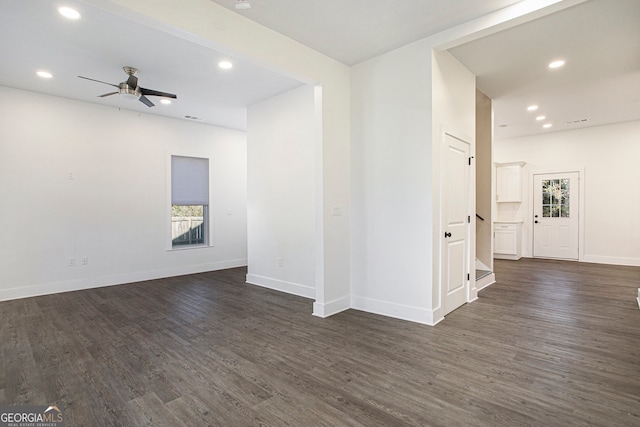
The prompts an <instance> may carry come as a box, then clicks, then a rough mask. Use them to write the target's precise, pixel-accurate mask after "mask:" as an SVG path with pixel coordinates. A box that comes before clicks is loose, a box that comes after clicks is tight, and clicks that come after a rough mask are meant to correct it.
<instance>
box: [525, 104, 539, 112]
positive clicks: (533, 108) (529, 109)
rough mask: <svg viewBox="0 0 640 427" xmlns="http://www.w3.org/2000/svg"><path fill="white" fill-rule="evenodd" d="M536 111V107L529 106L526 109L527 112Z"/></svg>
mask: <svg viewBox="0 0 640 427" xmlns="http://www.w3.org/2000/svg"><path fill="white" fill-rule="evenodd" d="M537 109H538V106H537V105H529V106H528V107H527V111H536V110H537Z"/></svg>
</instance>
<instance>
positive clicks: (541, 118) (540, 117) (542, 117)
mask: <svg viewBox="0 0 640 427" xmlns="http://www.w3.org/2000/svg"><path fill="white" fill-rule="evenodd" d="M546 118H547V116H538V117H536V120H538V121H540V120H544V119H546Z"/></svg>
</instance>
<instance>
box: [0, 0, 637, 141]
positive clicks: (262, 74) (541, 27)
mask: <svg viewBox="0 0 640 427" xmlns="http://www.w3.org/2000/svg"><path fill="white" fill-rule="evenodd" d="M211 1H214V2H215V3H218V4H220V5H222V6H224V7H227V8H229V9H232V10H234V11H235V8H234V5H235V2H236V0H211ZM250 1H251V4H252V8H251V9H249V10H245V11H237V13H240V14H242V15H244V16H246V17H247V18H248V19H251V20H254V21H256V22H258V23H260V24H262V25H265V26H267V27H269V28H271V29H273V30H275V31H278V32H280V33H282V34H284V35H287V36H289V37H291V38H293V39H295V40H297V41H299V42H301V43H303V44H305V45H308V46H310V47H312V48H314V49H316V50H318V51H320V52H323V53H325V54H326V55H328V56H330V57H333V58H335V59H337V60H338V61H341V62H343V63H345V64H348V65H351V64H355V63H358V62H361V61H363V60H366V59H369V58H371V57H374V56H376V55H378V54H381V53H384V52H386V51H389V50H392V49H394V48H396V47H399V46H402V45H405V44H407V43H409V42H412V41H415V40H419V39H421V38H424V37H427V36H429V35H432V34H435V33H437V32H439V31H442V30H444V29H446V28H450V27H452V26H454V25H457V24H461V23H463V22H466V21H469V20H471V19H474V18H476V17H479V16H482V15H486V14H488V13H491V12H494V11H496V10H498V9H501V8H504V7H507V6H509V5H513V4H514V3H517V2H518V1H517V0H483V1H481V2H479V1H477V0H447V1H446V2H445V1H442V0H380V1H371V0H350V1H343V0H341V1H338V0H323V1H316V2H307V1H300V0H277V1H276V0H250ZM91 3H93V2H86V1H83V0H69V1H66V2H65V4H66V5H70V6H73V7H76V8H77V9H78V10H79V11H80V12H81V14H82V19H80V20H78V21H69V20H67V19H65V18H63V17H61V16H60V15H59V14H58V13H57V11H56V8H57V6H59V5H60V2H59V1H57V0H39V1H24V0H2V1H0V52H2V61H0V85H4V86H9V87H15V88H19V89H26V90H32V91H35V92H41V93H46V94H51V95H56V96H62V97H66V98H72V99H78V100H81V101H87V102H95V103H99V104H101V105H105V106H107V107H112V108H124V109H129V110H135V111H140V112H144V113H151V114H159V115H163V116H169V117H176V118H182V119H184V117H185V116H189V117H191V119H189V120H196V121H199V122H202V123H206V124H212V125H217V126H224V127H229V128H233V129H246V107H247V106H249V105H252V104H254V103H256V102H259V101H261V100H264V99H267V98H269V97H271V96H274V95H276V94H278V93H282V92H284V91H287V90H289V89H292V88H294V87H297V86H299V85H301V84H303V83H302V82H299V81H296V80H294V79H292V78H290V77H286V76H283V75H280V74H278V73H276V72H274V71H272V70H269V69H266V68H263V67H260V66H257V65H255V64H253V63H251V62H249V61H246V60H240V59H238V58H233V57H229V55H227V54H224V53H222V52H218V51H215V50H213V49H212V48H211V47H208V46H207V47H205V46H202V45H199V44H195V43H193V42H191V41H187V40H185V39H183V38H179V37H176V36H174V35H171V34H169V33H166V32H163V31H161V30H159V29H158V28H155V27H154V28H152V27H148V26H145V25H143V24H140V23H139V22H133V21H130V20H128V19H126V18H123V17H122V16H118V15H115V14H113V13H110V12H107V11H105V10H103V9H100V8H98V7H95V6H93V5H92V4H91ZM638 22H640V1H637V0H590V1H587V2H585V3H583V4H580V5H577V6H573V7H571V8H568V9H566V10H564V11H561V12H557V13H555V14H552V15H549V16H546V17H544V18H539V19H537V20H535V21H532V22H529V23H526V24H523V25H520V26H518V27H515V28H512V29H509V30H506V31H503V32H500V33H497V34H493V35H490V36H487V37H484V38H481V39H478V40H475V41H472V42H470V43H467V44H464V45H461V46H457V47H454V48H452V49H450V51H451V53H452V54H453V55H455V56H456V57H457V58H458V59H459V60H460V61H461V62H462V63H463V64H464V65H465V66H466V67H467V68H468V69H469V70H471V71H472V72H473V73H474V74H475V75H477V76H478V79H477V81H478V87H479V88H480V89H481V90H482V91H483V92H484V93H486V94H487V95H488V96H490V97H491V98H493V99H494V106H495V122H496V138H506V137H512V136H521V135H529V134H534V133H541V132H549V131H551V132H552V131H557V130H564V129H568V128H575V127H577V126H590V125H597V124H604V123H612V122H620V121H626V120H637V119H640V103H639V102H638V98H639V97H640V94H639V92H640V91H639V90H638V88H640V54H639V53H638V52H640V25H637V23H638ZM16 41H19V42H16ZM557 57H562V58H563V59H565V60H566V61H567V63H566V65H565V67H563V68H561V69H558V70H554V71H553V72H550V71H549V70H548V69H547V68H546V64H547V63H548V62H549V61H550V60H552V59H555V58H557ZM220 60H230V61H232V62H233V64H234V67H233V68H232V69H231V70H221V69H220V68H219V67H218V65H217V64H218V62H219V61H220ZM123 66H134V67H136V68H138V70H139V72H138V77H139V84H140V85H141V86H142V87H145V88H148V89H155V90H160V91H165V92H170V93H175V94H177V95H178V99H177V100H175V101H174V102H173V103H172V104H171V105H162V104H160V103H159V102H157V101H159V99H158V98H157V97H150V99H151V100H152V101H153V102H154V103H155V104H156V106H155V107H152V108H148V107H146V106H145V105H144V104H142V103H140V102H138V101H136V100H135V99H134V100H129V99H127V97H124V96H118V95H114V96H110V97H106V98H98V97H97V96H98V95H101V94H104V93H106V92H112V91H113V90H115V89H114V88H112V87H110V86H107V85H104V84H101V83H97V82H92V81H88V80H83V79H79V78H78V77H77V76H78V75H82V76H86V77H90V78H93V79H97V80H101V81H105V82H109V83H114V84H118V83H119V82H122V81H124V80H126V78H127V76H126V75H125V74H124V72H123V71H122V67H123ZM38 69H46V70H47V71H50V72H51V73H52V74H53V75H54V77H53V78H52V79H49V80H43V79H40V78H38V77H36V76H35V71H36V70H38ZM531 103H537V104H539V105H540V109H539V110H538V111H537V112H536V113H539V114H545V115H546V116H547V120H549V121H550V122H552V124H553V127H552V128H550V129H546V130H543V129H542V128H541V127H540V124H541V123H540V122H536V121H535V119H534V117H533V116H534V114H535V113H533V114H532V113H529V112H527V111H526V109H525V108H526V106H527V105H529V104H531ZM536 115H537V114H536ZM193 117H195V119H193ZM584 118H586V119H587V120H588V121H586V122H584V121H580V120H582V119H584ZM575 120H577V121H578V122H577V123H575V124H571V125H566V124H565V123H566V122H571V121H575ZM499 125H503V127H499Z"/></svg>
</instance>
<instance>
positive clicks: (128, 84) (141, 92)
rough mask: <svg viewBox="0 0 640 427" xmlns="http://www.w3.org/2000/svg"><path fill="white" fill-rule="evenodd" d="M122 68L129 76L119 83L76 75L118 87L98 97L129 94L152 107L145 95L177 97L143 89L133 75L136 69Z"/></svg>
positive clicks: (152, 104)
mask: <svg viewBox="0 0 640 427" xmlns="http://www.w3.org/2000/svg"><path fill="white" fill-rule="evenodd" d="M122 69H123V70H124V72H125V73H127V75H128V76H129V78H128V79H127V80H126V81H124V82H122V83H119V84H113V83H107V82H103V81H100V80H96V79H90V78H89V77H83V76H78V77H80V78H81V79H85V80H91V81H94V82H98V83H103V84H106V85H109V86H113V87H115V88H118V90H117V91H116V92H109V93H105V94H103V95H98V97H99V98H104V97H106V96H111V95H117V94H120V95H130V96H135V97H137V98H138V100H140V102H142V103H143V104H144V105H146V106H147V107H153V106H154V105H155V104H154V103H153V102H151V101H150V100H149V98H147V96H162V97H164V98H173V99H176V98H178V97H177V96H176V95H174V94H172V93H167V92H160V91H157V90H153V89H145V88H143V87H141V86H138V78H137V77H136V76H135V74H136V73H137V72H138V70H137V69H136V68H133V67H128V66H127V67H122Z"/></svg>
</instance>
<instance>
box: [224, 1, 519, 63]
mask: <svg viewBox="0 0 640 427" xmlns="http://www.w3.org/2000/svg"><path fill="white" fill-rule="evenodd" d="M212 1H213V2H215V3H218V4H220V5H222V6H224V7H226V8H228V9H231V10H235V5H236V0H212ZM248 2H249V3H250V4H251V9H247V10H242V11H239V13H240V14H241V15H243V16H246V17H247V18H249V19H251V20H253V21H256V22H258V23H260V24H262V25H264V26H265V27H268V28H271V29H274V30H276V31H278V32H279V33H281V34H284V35H285V36H288V37H290V38H292V39H294V40H297V41H299V42H300V43H302V44H304V45H306V46H309V47H311V48H313V49H315V50H317V51H319V52H322V53H324V54H325V55H327V56H330V57H332V58H334V59H337V60H338V61H340V62H342V63H344V64H347V65H354V64H357V63H359V62H362V61H364V60H367V59H370V58H373V57H374V56H377V55H380V54H381V53H385V52H389V51H391V50H393V49H395V48H398V47H400V46H404V45H406V44H408V43H410V42H413V41H416V40H420V39H423V38H425V37H428V36H430V35H433V34H436V33H438V32H440V31H443V30H446V29H447V28H451V27H453V26H456V25H458V24H462V23H464V22H467V21H470V20H472V19H474V18H477V17H479V16H483V15H487V14H489V13H491V12H495V11H496V10H499V9H502V8H504V7H507V6H510V5H512V4H515V3H518V2H520V0H482V1H478V0H319V1H309V0H248Z"/></svg>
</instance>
